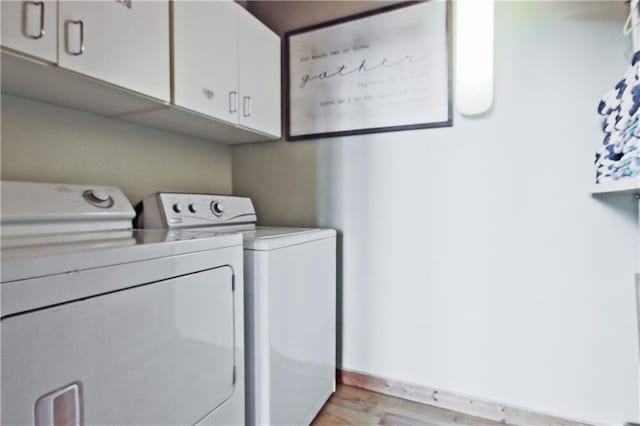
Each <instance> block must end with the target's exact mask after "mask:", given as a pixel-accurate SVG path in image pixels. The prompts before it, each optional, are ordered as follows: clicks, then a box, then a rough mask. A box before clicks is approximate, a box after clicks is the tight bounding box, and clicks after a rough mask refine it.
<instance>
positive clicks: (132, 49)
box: [58, 0, 170, 102]
mask: <svg viewBox="0 0 640 426" xmlns="http://www.w3.org/2000/svg"><path fill="white" fill-rule="evenodd" d="M58 7H59V14H58V64H59V65H60V66H61V67H64V68H66V69H69V70H72V71H76V72H78V73H81V74H84V75H87V76H89V77H93V78H95V79H98V80H102V81H105V82H107V83H111V84H114V85H117V86H120V87H123V88H125V89H128V90H132V91H135V92H138V93H141V94H144V95H147V96H150V97H153V98H156V99H159V100H161V101H164V102H169V100H170V62H169V3H168V1H167V0H164V1H160V0H154V1H142V0H117V1H116V0H93V1H60V2H58Z"/></svg>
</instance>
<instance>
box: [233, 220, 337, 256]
mask: <svg viewBox="0 0 640 426" xmlns="http://www.w3.org/2000/svg"><path fill="white" fill-rule="evenodd" d="M242 234H243V243H244V248H245V249H246V250H257V251H267V250H276V249H279V248H284V247H289V246H293V245H298V244H304V243H308V242H311V241H317V240H324V239H327V238H335V236H336V231H335V230H334V229H314V228H284V227H275V226H258V227H256V228H255V229H254V230H247V231H244V232H243V233H242Z"/></svg>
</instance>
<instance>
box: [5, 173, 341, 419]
mask: <svg viewBox="0 0 640 426" xmlns="http://www.w3.org/2000/svg"><path fill="white" fill-rule="evenodd" d="M1 191H2V215H1V216H0V218H1V223H2V243H1V244H2V251H1V256H2V277H1V284H0V296H1V316H2V318H1V320H0V327H1V333H2V342H1V343H2V346H1V352H2V354H1V355H2V382H1V386H2V390H3V392H2V401H1V404H2V405H1V407H0V408H1V421H2V424H35V425H80V424H243V423H250V424H252V423H255V424H302V423H308V422H310V421H311V419H312V418H313V416H315V414H316V413H317V411H318V410H319V408H320V407H321V405H322V404H323V403H324V402H325V401H326V399H327V398H328V397H329V395H330V394H331V392H332V391H333V389H334V368H335V361H334V360H335V232H334V231H331V230H302V229H284V228H261V227H256V226H255V221H256V216H255V211H253V206H252V205H251V201H250V200H248V199H246V198H244V199H243V198H235V197H216V196H210V195H195V194H191V195H190V194H167V193H160V194H156V195H154V196H152V197H149V198H147V199H146V200H144V201H143V202H142V203H141V204H140V207H143V209H142V212H141V214H140V215H139V221H140V223H144V228H146V229H139V230H136V229H132V225H131V223H132V220H133V219H134V215H135V213H134V211H133V208H132V207H131V204H130V203H129V201H128V200H127V199H126V198H125V196H124V195H123V194H122V192H121V191H119V190H118V189H117V188H111V187H103V186H84V185H66V184H42V183H27V182H10V181H5V182H2V186H1ZM175 204H178V205H177V206H175ZM182 206H185V209H184V210H183V209H182V208H181V207H182ZM187 212H189V213H188V214H187ZM205 225H206V226H205ZM149 228H154V229H149ZM245 274H246V276H245ZM245 384H246V386H245ZM245 393H246V395H245ZM245 400H246V403H245Z"/></svg>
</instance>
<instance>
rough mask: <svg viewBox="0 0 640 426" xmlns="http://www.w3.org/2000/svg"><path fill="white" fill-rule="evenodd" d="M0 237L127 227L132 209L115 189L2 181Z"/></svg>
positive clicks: (96, 186) (122, 195)
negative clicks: (0, 228)
mask: <svg viewBox="0 0 640 426" xmlns="http://www.w3.org/2000/svg"><path fill="white" fill-rule="evenodd" d="M0 187H1V192H2V215H1V217H0V221H1V223H2V233H3V235H4V236H15V235H32V234H56V233H62V232H88V231H106V230H114V229H130V228H131V227H132V220H133V218H134V217H135V212H134V210H133V207H132V206H131V203H130V202H129V200H128V199H127V197H125V195H124V194H123V193H122V191H120V190H119V189H118V188H114V187H108V186H99V185H69V184H55V183H37V182H17V181H2V182H1V183H0Z"/></svg>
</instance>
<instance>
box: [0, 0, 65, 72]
mask: <svg viewBox="0 0 640 426" xmlns="http://www.w3.org/2000/svg"><path fill="white" fill-rule="evenodd" d="M56 9H57V5H56V2H55V0H42V1H26V0H25V1H16V0H2V1H1V2H0V10H1V14H2V45H3V46H5V47H8V48H10V49H13V50H17V51H20V52H22V53H26V54H28V55H31V56H35V57H37V58H40V59H44V60H47V61H49V62H56V61H57V46H56V41H57V38H56V32H57V28H56V15H57V11H56Z"/></svg>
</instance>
